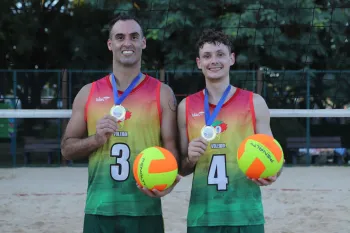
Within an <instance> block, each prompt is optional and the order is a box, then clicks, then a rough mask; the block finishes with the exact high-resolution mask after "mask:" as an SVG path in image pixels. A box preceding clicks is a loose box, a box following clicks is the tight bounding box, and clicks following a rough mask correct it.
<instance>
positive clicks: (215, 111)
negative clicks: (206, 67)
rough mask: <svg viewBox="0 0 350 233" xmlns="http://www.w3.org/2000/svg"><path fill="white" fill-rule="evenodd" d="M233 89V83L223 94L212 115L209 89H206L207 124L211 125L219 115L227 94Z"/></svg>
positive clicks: (205, 108) (205, 109)
mask: <svg viewBox="0 0 350 233" xmlns="http://www.w3.org/2000/svg"><path fill="white" fill-rule="evenodd" d="M230 90H231V85H229V86H228V87H227V88H226V90H225V92H224V94H222V96H221V98H220V100H219V102H218V104H217V105H216V107H215V109H214V111H213V113H212V114H211V115H210V109H209V100H208V99H209V97H208V95H209V94H208V90H207V89H205V96H204V113H205V124H206V126H211V124H213V122H214V120H215V118H216V117H217V115H218V114H219V112H220V109H221V108H222V105H223V104H224V102H225V100H226V97H227V95H228V94H229V93H230Z"/></svg>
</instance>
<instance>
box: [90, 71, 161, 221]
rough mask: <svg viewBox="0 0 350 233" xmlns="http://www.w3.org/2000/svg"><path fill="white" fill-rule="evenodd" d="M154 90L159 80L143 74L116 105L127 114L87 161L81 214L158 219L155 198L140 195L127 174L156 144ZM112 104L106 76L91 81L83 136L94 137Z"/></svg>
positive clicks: (156, 95) (157, 98)
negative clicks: (84, 199)
mask: <svg viewBox="0 0 350 233" xmlns="http://www.w3.org/2000/svg"><path fill="white" fill-rule="evenodd" d="M160 87H161V82H160V81H158V80H156V79H154V78H152V77H150V76H147V75H146V77H145V78H144V80H142V82H141V83H140V84H139V85H137V86H136V87H135V88H134V89H133V90H132V92H131V93H130V94H129V95H128V96H127V97H126V99H125V100H124V101H123V102H122V104H121V105H123V107H125V108H126V109H127V113H126V116H125V120H124V121H123V122H119V123H118V124H119V127H120V128H119V129H118V131H117V132H115V133H114V135H112V136H111V137H110V138H109V140H108V141H107V143H105V144H104V145H103V146H102V147H100V148H98V149H97V150H96V151H94V152H93V153H92V154H91V156H90V157H89V168H88V177H89V180H88V188H87V198H86V206H85V213H86V214H97V215H106V216H115V215H129V216H145V215H160V214H161V201H160V199H159V198H151V197H148V196H147V195H145V194H143V193H142V192H141V191H140V190H139V189H138V188H137V187H136V181H135V179H134V176H133V172H132V167H133V163H134V160H135V157H136V156H137V155H138V154H139V153H140V152H141V151H142V150H144V149H146V148H148V147H151V146H160V144H161V141H160V122H161V109H160V108H161V107H160ZM119 93H120V94H121V93H122V92H119ZM113 105H114V99H113V89H112V85H111V82H110V80H109V75H108V76H106V77H104V78H102V79H99V80H97V81H95V82H93V83H92V86H91V90H90V94H89V97H88V102H87V104H86V107H85V117H86V121H87V128H88V135H89V136H91V135H94V134H95V133H96V124H97V121H98V120H99V119H101V118H102V117H103V116H105V115H106V114H109V111H110V109H111V107H112V106H113Z"/></svg>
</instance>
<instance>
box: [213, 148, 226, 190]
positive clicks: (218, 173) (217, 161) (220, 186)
mask: <svg viewBox="0 0 350 233" xmlns="http://www.w3.org/2000/svg"><path fill="white" fill-rule="evenodd" d="M208 184H210V185H216V189H217V190H218V191H226V190H227V184H228V176H227V173H226V156H225V155H213V157H212V159H211V163H210V166H209V174H208Z"/></svg>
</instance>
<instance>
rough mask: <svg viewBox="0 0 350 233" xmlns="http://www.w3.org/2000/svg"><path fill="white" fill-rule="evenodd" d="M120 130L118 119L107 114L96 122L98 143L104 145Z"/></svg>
mask: <svg viewBox="0 0 350 233" xmlns="http://www.w3.org/2000/svg"><path fill="white" fill-rule="evenodd" d="M117 130H118V124H117V119H116V118H115V117H113V116H111V115H105V116H104V117H103V118H101V119H100V120H99V121H98V122H97V124H96V134H95V139H96V141H97V142H98V144H100V145H103V144H105V143H106V142H107V140H108V138H109V137H110V136H111V135H112V134H113V133H115V132H116V131H117Z"/></svg>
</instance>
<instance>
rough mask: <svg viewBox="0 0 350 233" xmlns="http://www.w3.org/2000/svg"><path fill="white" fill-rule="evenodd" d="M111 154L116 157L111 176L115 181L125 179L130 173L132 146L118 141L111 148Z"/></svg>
mask: <svg viewBox="0 0 350 233" xmlns="http://www.w3.org/2000/svg"><path fill="white" fill-rule="evenodd" d="M111 156H112V157H115V158H116V162H115V164H113V165H111V177H112V179H113V180H115V181H124V180H126V179H128V177H129V174H130V162H129V159H130V148H129V146H128V145H126V144H124V143H116V144H114V145H113V146H112V148H111Z"/></svg>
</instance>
